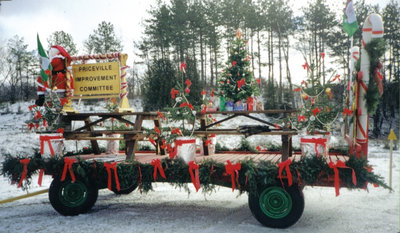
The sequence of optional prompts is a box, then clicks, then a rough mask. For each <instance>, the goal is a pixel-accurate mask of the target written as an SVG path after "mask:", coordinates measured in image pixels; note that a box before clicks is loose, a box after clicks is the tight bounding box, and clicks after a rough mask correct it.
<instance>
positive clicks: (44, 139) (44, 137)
mask: <svg viewBox="0 0 400 233" xmlns="http://www.w3.org/2000/svg"><path fill="white" fill-rule="evenodd" d="M62 138H63V136H48V135H40V136H39V140H40V154H44V143H45V142H47V143H48V145H49V149H50V154H51V156H54V149H53V146H52V145H51V140H52V139H62Z"/></svg>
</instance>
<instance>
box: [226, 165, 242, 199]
mask: <svg viewBox="0 0 400 233" xmlns="http://www.w3.org/2000/svg"><path fill="white" fill-rule="evenodd" d="M226 162H227V164H226V165H225V171H226V173H228V175H231V182H232V192H233V191H234V190H235V187H236V183H235V174H236V182H237V183H238V184H239V171H240V169H241V168H242V164H240V162H238V163H236V164H232V163H231V161H229V160H227V161H226Z"/></svg>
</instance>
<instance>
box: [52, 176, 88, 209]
mask: <svg viewBox="0 0 400 233" xmlns="http://www.w3.org/2000/svg"><path fill="white" fill-rule="evenodd" d="M87 192H88V190H87V187H86V185H85V184H84V183H82V182H80V181H75V183H72V182H66V183H64V184H63V186H62V188H61V189H59V193H58V195H59V199H60V201H61V202H62V203H63V204H64V205H65V206H68V207H79V206H81V205H82V204H83V203H84V202H85V200H86V198H87Z"/></svg>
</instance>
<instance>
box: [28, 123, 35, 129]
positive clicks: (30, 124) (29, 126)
mask: <svg viewBox="0 0 400 233" xmlns="http://www.w3.org/2000/svg"><path fill="white" fill-rule="evenodd" d="M27 125H28V129H29V130H32V128H33V127H35V125H34V124H33V123H32V122H30V123H28V124H27Z"/></svg>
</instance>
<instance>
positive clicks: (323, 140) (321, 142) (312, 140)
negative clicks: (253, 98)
mask: <svg viewBox="0 0 400 233" xmlns="http://www.w3.org/2000/svg"><path fill="white" fill-rule="evenodd" d="M327 141H328V140H327V139H326V138H301V139H300V142H302V143H315V147H314V149H315V153H316V154H317V156H319V152H318V145H322V146H323V147H325V146H326V144H325V143H326V142H327Z"/></svg>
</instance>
